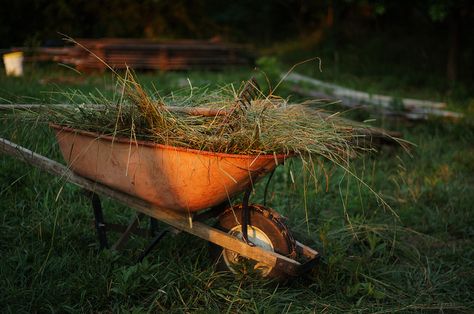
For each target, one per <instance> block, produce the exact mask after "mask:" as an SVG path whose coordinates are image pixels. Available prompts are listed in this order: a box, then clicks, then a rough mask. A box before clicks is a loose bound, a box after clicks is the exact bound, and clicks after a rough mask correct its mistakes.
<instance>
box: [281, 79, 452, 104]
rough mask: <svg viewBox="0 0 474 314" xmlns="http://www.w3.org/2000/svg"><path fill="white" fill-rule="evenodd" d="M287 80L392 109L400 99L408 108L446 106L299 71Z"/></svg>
mask: <svg viewBox="0 0 474 314" xmlns="http://www.w3.org/2000/svg"><path fill="white" fill-rule="evenodd" d="M286 80H288V81H290V82H294V83H301V82H305V83H309V84H311V85H313V86H315V87H318V88H320V89H321V90H322V91H323V92H324V93H325V94H328V95H330V96H332V97H336V98H352V99H354V100H356V101H358V102H359V103H366V104H372V105H376V106H381V107H384V108H388V109H390V108H391V107H392V106H393V105H392V104H393V103H394V102H397V101H400V102H401V105H402V106H403V108H405V109H407V110H410V109H413V108H420V107H423V108H434V109H443V108H446V103H444V102H435V101H430V100H420V99H411V98H402V99H400V100H397V98H395V97H391V96H385V95H377V94H369V93H365V92H361V91H357V90H354V89H350V88H345V87H342V86H339V85H336V84H332V83H326V82H323V81H320V80H317V79H314V78H311V77H308V76H305V75H302V74H298V73H291V74H290V75H288V76H287V77H286Z"/></svg>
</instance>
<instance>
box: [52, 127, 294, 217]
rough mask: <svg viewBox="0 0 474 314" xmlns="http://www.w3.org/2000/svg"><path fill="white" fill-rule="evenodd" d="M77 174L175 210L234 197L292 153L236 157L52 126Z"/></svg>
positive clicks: (201, 207)
mask: <svg viewBox="0 0 474 314" xmlns="http://www.w3.org/2000/svg"><path fill="white" fill-rule="evenodd" d="M52 128H53V129H54V131H55V133H56V137H57V140H58V143H59V147H60V149H61V152H62V155H63V157H64V159H65V160H66V162H67V164H68V166H69V167H70V168H71V170H73V171H74V172H75V173H77V174H79V175H81V176H83V177H86V178H89V179H91V180H94V181H96V182H100V183H102V184H104V185H107V186H109V187H112V188H114V189H117V190H119V191H122V192H125V193H127V194H129V195H133V196H135V197H138V198H140V199H143V200H145V201H147V202H150V203H151V204H153V205H157V206H159V207H164V208H168V209H171V210H174V211H181V212H195V211H199V210H202V209H206V208H209V207H212V206H215V205H218V204H221V203H222V202H224V201H226V200H228V199H230V198H231V197H232V196H234V195H236V194H237V193H239V192H241V191H243V190H245V189H246V188H247V187H248V186H249V185H250V184H253V182H254V181H256V180H258V179H259V178H260V177H262V176H264V175H265V174H266V173H268V172H270V171H272V170H273V169H274V168H275V167H276V166H277V165H279V164H282V163H283V162H284V160H285V158H287V157H288V155H237V154H224V153H214V152H208V151H200V150H195V149H189V148H181V147H175V146H168V145H161V144H156V143H153V142H148V141H140V140H131V139H128V138H123V137H112V136H106V135H100V134H98V133H93V132H87V131H82V130H77V129H72V128H68V127H64V126H58V125H52Z"/></svg>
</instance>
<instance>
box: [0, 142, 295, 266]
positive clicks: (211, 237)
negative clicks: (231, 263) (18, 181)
mask: <svg viewBox="0 0 474 314" xmlns="http://www.w3.org/2000/svg"><path fill="white" fill-rule="evenodd" d="M0 153H4V154H7V155H10V156H12V157H15V158H17V159H19V160H21V161H24V162H26V163H29V164H31V165H33V166H35V167H37V168H39V169H41V170H44V171H46V172H48V173H51V174H53V175H56V176H59V177H61V178H63V179H65V180H66V181H69V182H71V183H74V184H76V185H78V186H80V187H82V188H84V189H86V190H90V191H92V192H95V193H98V194H101V195H105V196H108V197H110V198H112V199H115V200H117V201H119V202H121V203H123V204H125V205H127V206H129V207H131V208H133V209H135V210H137V211H139V212H141V213H144V214H146V215H148V216H151V217H153V218H156V219H158V220H160V221H162V222H165V223H167V224H168V225H171V226H172V227H174V228H177V229H179V230H183V231H186V232H188V233H190V234H193V235H195V236H197V237H200V238H201V239H204V240H207V241H210V242H212V243H214V244H217V245H219V246H222V247H224V248H226V249H229V250H232V251H235V252H238V253H239V254H241V255H242V256H245V257H247V258H250V259H253V260H256V261H259V262H262V263H264V264H266V265H268V266H270V267H277V268H279V269H282V270H284V271H287V272H289V273H297V272H298V267H299V266H300V265H301V264H300V263H299V262H297V261H295V260H292V259H290V258H288V257H286V256H283V255H280V254H278V253H275V252H271V251H267V250H265V249H262V248H260V247H251V246H249V245H247V244H246V243H244V242H242V241H241V240H239V239H238V238H236V237H233V236H231V235H229V234H227V233H225V232H223V231H220V230H217V229H215V228H211V227H209V226H208V225H206V224H204V223H201V222H198V221H192V220H191V219H189V216H188V215H186V214H182V213H178V212H175V211H172V210H169V209H166V208H160V207H158V206H154V205H152V204H150V203H148V202H146V201H144V200H142V199H138V198H136V197H133V196H131V195H128V194H125V193H122V192H118V191H116V190H113V189H111V188H109V187H107V186H105V185H102V184H100V183H97V182H94V181H92V180H89V179H86V178H84V177H82V176H79V175H77V174H75V173H73V172H72V171H71V170H69V169H68V168H67V167H66V166H64V165H62V164H60V163H58V162H56V161H54V160H51V159H48V158H46V157H44V156H41V155H39V154H37V153H34V152H32V151H31V150H29V149H26V148H24V147H22V146H20V145H17V144H15V143H13V142H10V141H8V140H6V139H3V138H0Z"/></svg>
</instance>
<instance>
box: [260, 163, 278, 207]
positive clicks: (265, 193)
mask: <svg viewBox="0 0 474 314" xmlns="http://www.w3.org/2000/svg"><path fill="white" fill-rule="evenodd" d="M275 170H276V168H275V169H273V170H272V172H270V175H269V176H268V180H267V184H265V192H263V206H267V192H268V186H269V185H270V181H271V180H272V177H273V174H274V173H275Z"/></svg>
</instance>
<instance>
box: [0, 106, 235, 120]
mask: <svg viewBox="0 0 474 314" xmlns="http://www.w3.org/2000/svg"><path fill="white" fill-rule="evenodd" d="M73 106H78V105H72V104H71V105H69V104H47V105H46V104H0V110H23V111H38V110H48V109H51V108H74V107H73ZM81 106H84V107H86V108H88V109H91V108H92V109H97V110H101V109H103V108H104V105H99V104H83V105H81ZM164 108H165V109H166V110H168V111H171V112H178V113H185V114H189V115H193V116H205V117H215V116H224V115H227V114H229V111H228V110H226V109H219V108H203V107H179V106H165V107H164Z"/></svg>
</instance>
